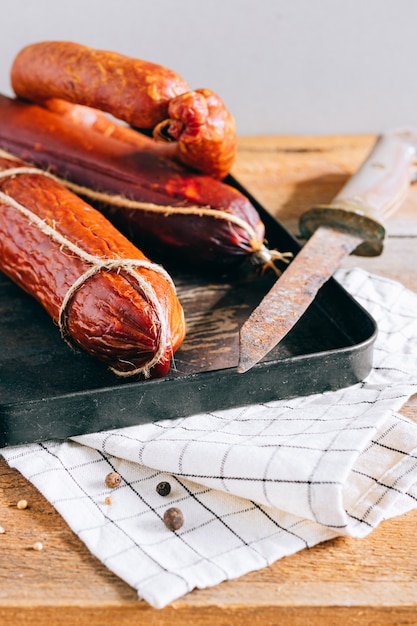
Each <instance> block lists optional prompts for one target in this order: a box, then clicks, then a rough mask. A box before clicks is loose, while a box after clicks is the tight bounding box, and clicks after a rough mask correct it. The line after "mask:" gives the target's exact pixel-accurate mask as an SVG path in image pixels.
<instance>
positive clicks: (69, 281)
mask: <svg viewBox="0 0 417 626" xmlns="http://www.w3.org/2000/svg"><path fill="white" fill-rule="evenodd" d="M0 270H1V271H3V272H4V273H5V274H6V275H7V276H9V277H10V278H11V279H12V280H13V281H14V282H16V284H18V285H19V286H20V287H21V288H23V289H24V290H25V291H26V292H27V293H29V294H30V295H32V296H33V297H34V298H36V299H37V300H38V301H39V302H40V303H41V304H42V305H43V307H44V308H45V309H46V311H47V312H48V313H49V315H50V316H51V318H52V319H53V320H54V321H55V323H56V324H57V325H58V326H59V329H60V332H61V334H62V336H63V338H64V339H65V340H66V341H67V342H68V343H69V344H70V345H71V346H72V347H74V348H76V349H82V350H85V351H86V352H88V353H89V354H90V355H92V356H94V357H96V358H98V359H99V360H101V361H102V362H104V363H105V364H106V365H107V366H108V367H109V368H110V369H111V370H112V371H113V372H114V373H115V374H117V375H118V376H122V377H126V376H143V377H148V376H162V375H164V374H165V373H166V372H167V371H168V369H169V367H170V364H171V358H172V355H173V354H174V352H175V351H176V349H177V348H178V347H179V345H180V344H181V342H182V340H183V339H184V336H185V321H184V315H183V310H182V307H181V304H180V303H179V301H178V299H177V296H176V294H175V287H174V285H173V283H172V280H171V278H170V276H169V275H168V273H167V272H166V271H165V270H164V269H163V268H162V267H161V266H159V265H156V264H154V263H152V262H151V261H150V260H149V259H148V258H147V257H146V256H145V255H144V254H143V253H142V252H140V250H138V249H137V248H136V247H135V246H134V245H133V244H132V243H131V242H130V241H129V240H127V239H126V238H125V237H124V236H123V235H122V234H121V233H120V232H119V231H118V230H117V229H116V228H115V227H114V226H113V225H112V224H111V223H110V222H109V221H108V220H107V219H106V218H105V217H104V216H103V215H102V214H101V213H100V212H99V211H97V210H96V209H94V208H93V207H91V206H89V205H87V204H86V203H85V202H84V201H83V200H81V199H80V198H79V197H78V196H76V195H75V194H74V193H72V192H71V191H70V190H68V189H67V188H65V187H64V186H63V185H61V183H60V182H59V181H57V180H55V179H54V177H53V176H51V175H50V174H48V173H47V172H44V171H42V170H39V169H37V168H34V167H32V166H30V165H28V164H27V163H25V162H23V161H21V160H20V159H16V158H14V157H13V156H12V155H10V154H9V153H6V152H4V151H1V153H0Z"/></svg>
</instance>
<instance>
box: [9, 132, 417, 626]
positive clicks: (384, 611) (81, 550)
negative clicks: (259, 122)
mask: <svg viewBox="0 0 417 626" xmlns="http://www.w3.org/2000/svg"><path fill="white" fill-rule="evenodd" d="M374 140H375V137H374V136H371V135H369V136H368V135H366V136H331V137H330V136H329V137H241V138H240V139H239V152H238V156H237V161H236V164H235V167H234V171H233V173H234V175H235V176H236V177H237V178H238V179H239V180H240V181H241V182H242V183H243V184H244V185H245V186H246V188H247V189H248V190H249V191H250V192H251V193H252V194H253V195H254V196H255V197H256V198H257V199H258V200H259V201H260V202H261V203H262V204H263V205H264V206H265V207H266V208H267V209H268V210H269V211H270V212H271V213H272V214H274V215H275V216H276V217H277V218H278V219H279V220H280V221H282V223H283V224H284V226H286V227H287V229H288V230H290V231H291V232H293V233H294V234H295V235H297V233H298V227H297V220H298V216H299V215H300V214H301V213H302V212H303V211H304V210H305V209H307V208H309V207H310V206H311V205H313V204H316V203H320V202H326V201H329V200H331V199H332V197H333V196H334V195H335V194H336V193H337V192H338V191H339V189H340V188H341V186H342V185H343V183H344V182H345V181H346V180H347V178H348V177H349V176H350V175H351V174H352V173H353V172H354V170H355V169H356V168H357V167H358V165H359V164H360V163H361V161H362V160H363V158H364V157H365V156H366V154H367V152H368V151H369V149H370V147H371V146H372V143H373V141H374ZM387 226H388V235H389V236H388V239H387V241H386V244H385V250H384V253H383V254H382V255H381V256H380V257H377V258H372V259H364V258H361V257H350V258H349V259H347V260H346V261H345V262H344V266H345V267H353V266H360V267H363V268H365V269H367V270H369V271H371V272H375V273H378V274H381V275H385V276H387V277H390V278H393V279H395V280H399V281H401V282H402V283H403V284H404V285H406V286H407V287H409V288H410V289H413V290H414V291H417V272H416V267H415V261H414V260H415V258H416V245H417V188H416V187H411V188H410V191H409V194H408V197H407V199H406V201H405V203H404V205H403V207H402V208H401V210H400V212H399V213H398V214H397V215H395V216H393V217H392V218H391V219H390V221H389V223H388V224H387ZM416 376H417V373H416ZM402 413H403V414H404V415H407V416H408V417H410V418H411V419H416V420H417V396H414V397H413V398H410V400H409V401H408V402H407V403H406V405H405V406H404V407H403V409H402ZM23 498H24V499H26V500H27V501H28V504H29V506H28V508H27V509H25V510H19V509H18V508H17V507H16V503H17V502H18V501H19V500H21V499H23ZM416 524H417V511H415V512H412V513H409V514H407V515H404V516H402V517H399V518H396V519H393V520H390V521H386V522H384V523H382V524H381V525H380V526H379V527H378V528H377V529H376V530H375V531H374V532H373V533H372V534H371V535H370V536H369V537H367V538H365V539H362V540H358V539H350V538H339V539H335V540H332V541H329V542H326V543H322V544H320V545H318V546H316V547H314V548H312V549H310V550H304V551H302V552H299V553H297V554H295V555H293V556H290V557H287V558H284V559H282V560H280V561H277V562H276V563H275V564H274V565H272V566H270V567H268V568H266V569H263V570H260V571H258V572H253V573H250V574H247V575H246V576H242V577H241V578H239V579H237V580H234V581H229V582H225V583H222V584H220V585H218V586H217V587H214V588H210V589H205V590H196V591H194V592H192V593H191V594H189V595H188V596H186V597H184V598H182V599H181V600H179V601H177V602H174V603H173V604H171V605H170V606H168V607H166V608H165V609H161V610H158V609H152V608H151V607H149V606H148V605H147V604H146V603H144V602H138V600H137V596H136V593H135V591H134V590H133V589H131V588H130V587H129V586H128V585H126V584H125V583H124V582H122V581H121V580H120V579H118V578H117V577H116V576H114V575H113V574H112V573H110V572H109V571H108V570H107V569H106V568H105V567H104V566H103V565H102V564H101V563H99V562H98V561H97V560H96V559H95V558H94V557H93V556H91V554H90V553H89V551H88V550H87V549H86V548H85V546H84V545H83V543H82V542H81V541H80V540H79V539H78V538H77V537H76V536H75V535H74V534H73V533H72V531H71V530H69V528H68V527H67V526H66V524H65V522H64V521H63V520H62V518H61V517H60V516H59V515H58V514H57V513H56V511H55V510H54V509H53V507H52V506H51V505H50V504H49V503H48V502H47V501H46V500H45V499H44V498H43V497H42V496H41V495H40V494H39V493H38V492H37V490H36V489H35V488H34V487H33V486H32V485H31V484H30V483H28V482H27V481H26V480H25V479H24V478H22V476H20V475H19V473H18V472H16V471H15V470H11V469H10V468H8V467H7V465H6V463H5V462H4V461H3V460H1V461H0V526H2V527H3V529H4V531H5V532H4V533H2V534H0V624H1V626H16V625H20V624H27V625H28V626H41V625H42V626H43V625H46V624H51V625H52V624H53V625H54V624H59V625H60V626H67V625H68V626H69V625H82V624H89V626H102V625H104V624H105V625H106V626H113V625H114V626H125V625H127V624H129V625H131V624H141V625H143V626H145V625H146V626H148V625H149V626H154V625H158V626H168V625H169V626H174V625H175V624H178V625H182V626H185V625H187V624H191V623H193V625H194V626H199V625H201V626H203V625H204V626H206V625H207V626H209V625H210V626H213V625H216V626H226V625H227V626H230V625H234V624H236V625H237V626H242V625H246V624H248V625H249V624H262V626H269V625H271V626H272V625H276V624H285V626H301V625H303V626H305V625H312V626H319V625H326V626H327V625H336V624H337V625H338V626H339V625H340V624H349V625H355V626H356V625H361V626H362V625H368V626H371V625H375V626H386V625H387V626H388V625H390V626H394V625H395V626H397V625H399V624H402V625H403V624H407V625H408V624H410V625H411V624H417V540H416V531H415V529H416ZM36 541H41V542H42V543H43V545H44V549H43V550H42V551H39V552H38V551H36V550H34V549H33V547H32V546H33V544H34V542H36Z"/></svg>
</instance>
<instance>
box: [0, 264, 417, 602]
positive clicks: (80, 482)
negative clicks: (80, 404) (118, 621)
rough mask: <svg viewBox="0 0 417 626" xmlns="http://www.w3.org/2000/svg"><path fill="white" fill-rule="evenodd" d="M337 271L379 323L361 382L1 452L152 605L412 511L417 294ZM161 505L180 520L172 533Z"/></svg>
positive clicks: (416, 451) (416, 470)
mask: <svg viewBox="0 0 417 626" xmlns="http://www.w3.org/2000/svg"><path fill="white" fill-rule="evenodd" d="M337 277H338V279H339V281H340V282H341V283H342V284H343V285H344V286H345V288H346V289H347V290H348V291H349V292H350V293H351V294H352V295H353V296H354V297H356V298H357V300H358V301H359V302H361V303H362V305H363V306H364V307H365V308H366V309H367V310H368V311H369V312H370V313H371V314H372V315H373V317H374V318H375V320H376V321H377V323H378V327H379V333H378V337H377V341H376V345H375V355H374V367H373V370H372V372H371V373H370V375H369V376H368V377H367V379H366V380H365V381H364V382H362V383H360V384H357V385H354V386H352V387H349V388H347V389H342V390H340V391H336V392H327V393H323V394H318V395H312V396H308V397H302V398H295V399H293V400H283V401H277V402H268V403H265V404H260V405H257V406H249V407H245V408H236V409H232V410H226V411H218V412H213V413H209V414H201V415H196V416H192V417H188V418H184V419H179V420H176V421H171V420H166V421H161V422H156V423H153V424H148V425H141V426H137V427H131V428H125V429H120V430H116V431H108V432H101V433H98V434H92V435H84V436H80V437H76V438H74V439H73V440H70V441H66V442H58V441H50V442H47V443H43V444H39V445H38V444H33V445H26V446H19V447H15V448H6V449H5V450H4V451H3V455H4V457H5V458H6V460H7V461H8V462H9V464H10V465H11V466H13V467H15V468H17V469H18V470H20V472H21V473H22V474H23V475H24V476H26V477H27V478H28V479H29V480H30V481H32V483H34V485H35V486H36V487H37V488H38V489H39V490H40V491H41V492H42V493H43V494H44V495H45V496H46V497H47V498H48V499H49V500H50V502H51V503H52V504H53V505H54V506H55V508H56V509H57V510H58V511H59V512H60V513H61V514H62V516H63V517H64V518H65V520H66V521H67V523H68V524H69V525H70V527H71V528H72V529H73V530H74V532H76V533H77V534H78V535H79V537H80V538H81V539H82V540H83V541H84V542H85V544H86V545H87V546H88V547H89V549H90V550H91V552H92V553H93V554H94V555H96V556H97V557H98V558H99V559H101V561H102V562H103V563H104V564H105V565H106V566H107V567H109V568H110V569H111V570H112V571H113V572H115V573H116V574H117V575H119V576H120V577H121V578H122V579H124V580H125V581H126V582H127V583H129V584H130V585H132V586H133V587H134V588H136V589H137V591H138V594H139V597H140V598H142V599H145V600H146V601H148V602H149V603H150V604H151V605H153V606H155V607H163V606H165V605H166V604H168V603H170V602H171V601H173V600H175V599H176V598H179V597H181V596H182V595H184V594H186V593H187V592H189V591H191V590H192V589H193V588H196V587H197V588H204V587H208V586H212V585H215V584H217V583H220V582H221V581H224V580H226V579H231V578H235V577H237V576H240V575H242V574H245V573H246V572H249V571H251V570H254V569H259V568H262V567H265V566H267V565H268V564H270V563H272V562H274V561H275V560H277V559H279V558H281V557H282V556H284V555H290V554H292V553H294V552H297V551H298V550H302V549H303V548H307V547H310V546H313V545H315V544H317V543H318V542H321V541H324V540H326V539H330V538H332V537H335V536H338V535H350V536H353V537H358V538H360V537H364V536H365V535H367V534H368V533H370V532H371V531H372V530H373V529H374V528H375V527H376V526H377V525H378V524H379V523H380V522H381V521H383V520H384V519H387V518H390V517H393V516H396V515H399V514H402V513H405V512H407V511H409V510H411V509H414V508H415V507H416V506H417V425H416V424H415V423H413V422H412V421H411V420H409V419H407V418H406V417H404V416H402V415H399V414H398V413H397V412H396V411H397V410H398V409H400V407H401V406H402V404H403V403H404V402H405V401H406V400H407V399H408V398H409V397H410V395H412V394H413V393H415V392H416V391H417V294H414V293H412V292H410V291H408V290H406V289H405V288H404V287H403V286H401V285H400V284H398V283H396V282H393V281H390V280H387V279H385V278H381V277H378V276H373V275H370V274H368V273H366V272H364V271H362V270H351V271H339V273H338V275H337ZM111 471H115V472H117V473H119V474H120V476H121V479H122V480H121V484H120V485H119V486H117V487H116V488H114V489H111V488H109V487H107V486H106V485H105V477H106V475H107V474H108V473H109V472H111ZM161 481H168V482H169V483H170V485H171V491H170V493H169V494H168V495H166V496H162V495H160V494H159V493H157V491H156V486H157V484H158V483H159V482H161ZM108 496H110V498H111V503H109V500H108V499H107V500H106V498H108ZM170 507H177V508H178V509H180V510H181V512H182V514H183V518H184V522H183V525H182V526H181V527H180V528H179V529H178V530H175V531H173V530H170V529H168V528H167V527H166V526H165V524H164V522H163V515H164V512H165V511H166V510H167V509H168V508H170Z"/></svg>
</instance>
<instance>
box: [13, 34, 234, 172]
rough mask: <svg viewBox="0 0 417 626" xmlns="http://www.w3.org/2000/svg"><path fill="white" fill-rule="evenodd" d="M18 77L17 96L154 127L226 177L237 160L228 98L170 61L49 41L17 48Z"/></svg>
mask: <svg viewBox="0 0 417 626" xmlns="http://www.w3.org/2000/svg"><path fill="white" fill-rule="evenodd" d="M11 83H12V87H13V89H14V92H15V93H16V95H17V96H19V97H20V98H23V99H26V100H29V101H31V102H36V103H39V104H45V103H46V102H47V101H48V100H49V99H51V98H53V99H63V100H65V101H68V102H72V103H74V104H81V105H85V106H89V107H92V108H95V109H100V110H102V111H106V112H107V113H111V114H112V115H113V116H114V117H116V118H118V119H120V120H123V121H125V122H127V123H128V124H130V125H131V126H134V127H138V128H142V129H145V128H147V129H154V137H155V138H156V139H158V140H159V141H174V142H175V144H176V146H177V150H176V152H175V156H176V158H177V159H178V160H179V161H180V162H182V163H184V164H186V165H187V166H190V167H192V168H193V169H195V170H197V171H201V172H203V173H205V174H208V175H210V176H213V177H215V178H219V179H222V178H224V177H225V176H226V175H227V174H228V172H229V171H230V169H231V166H232V164H233V161H234V159H235V155H236V145H237V141H236V129H235V121H234V118H233V116H232V114H231V113H230V112H229V111H228V110H227V108H226V106H225V104H224V103H223V101H222V100H221V98H220V97H219V96H218V95H217V94H215V93H214V92H212V91H210V90H208V89H198V90H197V91H191V90H190V87H189V86H188V84H187V83H186V81H184V80H183V79H182V78H181V77H180V76H179V75H178V74H176V73H175V72H173V71H172V70H170V69H168V68H166V67H164V66H161V65H157V64H155V63H150V62H148V61H143V60H140V59H134V58H131V57H127V56H125V55H121V54H119V53H116V52H111V51H106V50H95V49H93V48H89V47H87V46H83V45H81V44H78V43H74V42H69V41H44V42H39V43H35V44H31V45H29V46H26V47H25V48H23V49H22V50H21V51H20V52H19V53H18V54H17V56H16V58H15V60H14V63H13V65H12V69H11Z"/></svg>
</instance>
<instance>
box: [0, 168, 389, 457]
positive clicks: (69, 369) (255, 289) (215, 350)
mask: <svg viewBox="0 0 417 626" xmlns="http://www.w3.org/2000/svg"><path fill="white" fill-rule="evenodd" d="M227 182H229V183H230V184H233V185H234V186H236V187H237V188H239V189H240V190H241V191H242V192H243V193H246V191H245V190H244V189H243V188H242V187H241V185H239V183H238V182H237V181H236V180H235V179H233V178H231V177H230V178H229V179H228V180H227ZM246 195H247V196H248V197H249V198H250V199H251V201H252V202H253V203H254V204H255V206H256V207H257V209H258V211H259V213H260V214H261V217H262V219H263V221H264V223H265V226H266V234H267V240H268V242H269V245H270V247H272V248H278V249H280V250H281V251H292V252H293V253H295V254H296V253H297V252H298V250H299V249H300V246H299V244H298V242H297V241H296V240H295V239H294V238H293V237H292V236H291V235H290V234H289V233H288V232H287V231H286V230H285V229H284V228H283V227H282V226H281V225H280V224H279V223H278V222H277V221H276V220H275V219H274V218H273V217H272V216H271V215H270V214H269V213H268V212H267V211H265V210H264V208H263V207H262V206H261V205H260V204H259V203H258V202H257V201H256V200H255V199H254V198H253V197H252V196H251V195H250V194H248V193H246ZM170 271H171V273H172V275H173V278H174V280H175V282H176V285H177V290H178V295H179V298H180V300H181V302H182V304H183V307H184V311H185V316H186V320H187V326H188V334H187V337H186V339H185V341H184V343H183V345H182V346H181V348H180V349H179V350H178V352H177V353H176V355H175V361H174V363H173V365H172V368H171V371H170V373H169V374H168V375H167V376H166V377H165V378H161V379H154V380H145V381H135V382H132V381H130V382H129V381H126V380H125V379H119V378H117V377H116V376H115V375H114V374H113V373H111V372H110V371H108V370H107V369H106V367H105V366H104V365H102V364H101V363H99V362H97V361H96V360H95V359H93V358H91V357H89V356H88V355H86V354H78V353H74V352H73V351H72V350H71V349H70V348H69V347H68V346H67V345H66V344H65V343H64V342H63V341H62V339H61V337H60V336H59V332H58V328H57V327H56V325H55V324H54V323H53V322H52V321H51V320H50V318H49V317H48V315H47V314H46V313H45V311H44V310H43V309H42V307H41V306H40V305H39V304H38V303H37V302H36V301H34V300H33V299H32V298H31V297H29V296H28V295H27V294H25V293H24V292H22V291H21V290H20V289H19V288H18V287H17V286H15V285H14V284H13V283H12V282H11V281H10V280H9V279H8V278H6V277H5V276H3V275H2V274H0V447H4V446H10V445H16V444H21V443H29V442H34V441H42V440H47V439H52V438H54V439H55V438H67V437H70V436H73V435H78V434H83V433H88V432H96V431H100V430H106V429H113V428H119V427H124V426H132V425H135V424H142V423H146V422H150V421H156V420H161V419H171V418H177V417H184V416H188V415H193V414H196V413H200V412H209V411H216V410H220V409H226V408H230V407H235V406H243V405H248V404H253V403H261V402H268V401H270V400H276V399H284V398H291V397H295V396H300V395H307V394H313V393H318V392H323V391H331V390H336V389H340V388H344V387H348V386H350V385H353V384H355V383H357V382H359V381H361V380H363V379H364V378H365V377H366V376H367V374H368V373H369V372H370V370H371V367H372V356H373V344H374V340H375V337H376V333H377V328H376V324H375V322H374V320H373V319H372V318H371V317H370V316H369V315H368V313H367V312H366V311H365V310H364V309H363V308H362V307H360V306H359V304H358V303H357V302H356V301H355V300H354V299H353V298H352V297H351V296H350V295H349V294H348V293H347V292H346V291H345V290H344V289H343V288H342V287H341V286H340V285H339V284H338V283H337V282H336V281H335V280H334V279H331V280H330V281H328V282H327V283H326V285H325V286H324V287H323V288H322V289H321V290H320V292H319V294H318V295H317V297H316V299H315V301H314V302H313V304H312V305H311V306H310V307H309V309H308V310H307V312H306V313H305V315H304V316H303V317H302V318H301V320H300V321H299V322H298V323H297V324H296V326H295V327H294V328H293V329H292V330H291V332H290V333H289V334H288V335H287V337H286V338H285V339H284V340H283V341H282V342H281V343H280V344H279V346H277V347H276V348H275V349H274V350H273V351H272V352H270V354H269V355H268V356H267V357H266V358H265V359H264V360H263V361H262V362H261V363H259V364H258V365H256V366H255V367H253V368H252V369H251V370H249V371H248V372H246V373H245V374H238V373H237V372H236V365H237V362H238V332H239V328H240V326H241V325H242V323H243V321H244V320H245V319H246V318H247V317H248V316H249V314H250V312H251V311H252V310H253V308H254V307H255V306H256V305H257V304H258V302H259V301H260V300H261V299H262V297H263V295H264V294H265V293H266V292H267V290H268V289H269V288H270V286H271V285H272V282H273V280H274V277H273V276H272V274H268V273H266V274H264V275H259V274H256V273H255V272H254V270H253V267H251V266H249V264H248V266H244V267H242V268H240V269H239V270H238V271H236V272H235V273H234V274H230V275H228V276H220V277H219V276H218V277H213V276H209V275H207V276H203V275H201V274H193V273H186V272H185V270H183V269H178V268H173V269H172V270H171V269H170Z"/></svg>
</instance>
